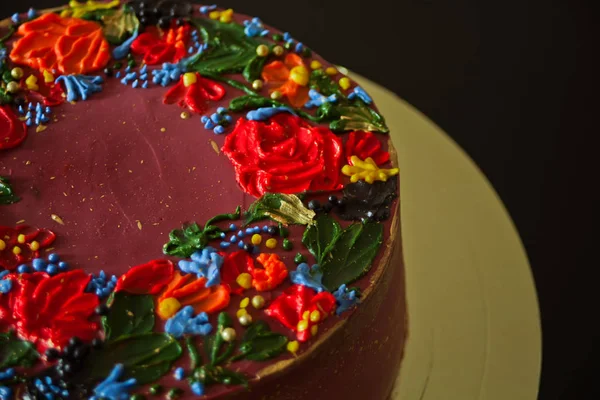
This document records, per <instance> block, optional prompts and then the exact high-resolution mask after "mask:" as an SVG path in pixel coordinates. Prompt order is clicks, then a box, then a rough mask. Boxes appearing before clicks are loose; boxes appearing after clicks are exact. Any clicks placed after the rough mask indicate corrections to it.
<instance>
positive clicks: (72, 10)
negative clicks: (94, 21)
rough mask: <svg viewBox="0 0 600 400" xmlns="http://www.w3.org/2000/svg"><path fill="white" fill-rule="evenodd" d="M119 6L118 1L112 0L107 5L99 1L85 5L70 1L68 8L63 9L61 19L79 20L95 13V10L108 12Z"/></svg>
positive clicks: (89, 0) (91, 0)
mask: <svg viewBox="0 0 600 400" xmlns="http://www.w3.org/2000/svg"><path fill="white" fill-rule="evenodd" d="M119 4H120V1H119V0H114V1H111V2H109V3H104V2H100V1H94V0H88V1H86V2H85V3H80V2H78V1H76V0H71V1H70V2H69V8H67V9H64V10H63V11H62V12H61V13H60V16H61V17H73V18H81V17H83V16H84V15H85V14H87V13H89V12H92V11H96V10H108V9H111V8H114V7H117V6H118V5H119Z"/></svg>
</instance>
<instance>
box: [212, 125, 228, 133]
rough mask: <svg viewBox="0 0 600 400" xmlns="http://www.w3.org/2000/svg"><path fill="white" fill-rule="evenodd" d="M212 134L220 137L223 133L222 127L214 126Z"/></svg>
mask: <svg viewBox="0 0 600 400" xmlns="http://www.w3.org/2000/svg"><path fill="white" fill-rule="evenodd" d="M213 132H215V134H217V135H222V134H223V133H225V128H224V127H222V126H221V125H217V126H215V129H214V130H213Z"/></svg>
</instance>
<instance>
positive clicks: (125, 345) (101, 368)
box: [84, 333, 182, 385]
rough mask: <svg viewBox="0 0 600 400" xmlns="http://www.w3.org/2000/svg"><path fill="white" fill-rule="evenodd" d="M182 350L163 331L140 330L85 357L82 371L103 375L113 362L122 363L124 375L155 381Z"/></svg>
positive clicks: (96, 375) (93, 375) (100, 377)
mask: <svg viewBox="0 0 600 400" xmlns="http://www.w3.org/2000/svg"><path fill="white" fill-rule="evenodd" d="M181 354H182V349H181V346H180V345H179V343H178V342H177V340H176V339H175V338H174V337H173V336H171V335H168V334H166V333H143V334H139V335H133V336H129V337H126V338H124V339H121V340H117V341H114V342H112V343H110V344H108V345H107V346H105V347H104V348H103V349H102V350H98V351H95V352H94V353H93V354H92V356H91V357H88V358H87V359H86V362H87V364H86V366H85V368H84V371H85V375H87V376H88V377H89V378H91V379H103V378H105V377H106V376H108V374H109V373H110V371H111V370H112V369H113V367H114V366H115V364H123V365H124V366H125V378H135V379H136V380H137V383H138V384H140V385H143V384H146V383H150V382H154V381H156V380H157V379H159V378H160V377H161V376H163V375H164V374H166V373H167V372H169V370H170V369H171V365H172V363H173V362H174V361H175V360H177V359H178V358H179V357H180V356H181Z"/></svg>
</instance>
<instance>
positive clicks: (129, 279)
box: [115, 260, 174, 294]
mask: <svg viewBox="0 0 600 400" xmlns="http://www.w3.org/2000/svg"><path fill="white" fill-rule="evenodd" d="M173 273H174V268H173V263H172V262H171V261H169V260H152V261H150V262H149V263H146V264H142V265H137V266H135V267H132V268H131V269H130V270H129V271H127V273H125V274H124V275H121V277H120V278H119V280H118V281H117V286H116V287H115V292H120V291H121V290H123V291H125V292H128V293H132V294H157V293H158V292H160V291H161V290H162V289H163V287H165V286H166V285H167V284H168V283H169V282H171V279H173Z"/></svg>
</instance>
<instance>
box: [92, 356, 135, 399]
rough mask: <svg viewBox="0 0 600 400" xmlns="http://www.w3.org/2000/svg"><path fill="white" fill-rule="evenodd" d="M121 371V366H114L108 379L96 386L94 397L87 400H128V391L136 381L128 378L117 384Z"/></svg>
mask: <svg viewBox="0 0 600 400" xmlns="http://www.w3.org/2000/svg"><path fill="white" fill-rule="evenodd" d="M123 370H124V367H123V364H117V365H115V367H114V368H113V369H112V371H111V372H110V374H109V375H108V377H107V378H106V379H105V380H103V381H102V382H100V383H99V384H98V386H96V388H95V389H94V396H92V397H90V399H89V400H128V399H129V391H130V390H131V389H132V388H133V387H134V386H135V385H136V384H137V381H136V379H135V378H130V379H127V380H126V381H124V382H119V378H120V377H121V375H123Z"/></svg>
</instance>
